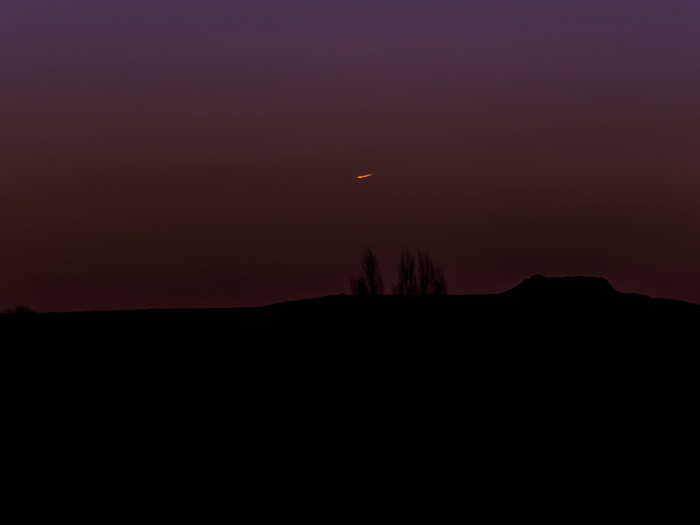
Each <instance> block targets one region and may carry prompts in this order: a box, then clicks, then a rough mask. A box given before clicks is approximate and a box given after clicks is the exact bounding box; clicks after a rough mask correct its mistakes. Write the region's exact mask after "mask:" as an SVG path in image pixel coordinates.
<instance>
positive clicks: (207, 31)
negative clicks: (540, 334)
mask: <svg viewBox="0 0 700 525" xmlns="http://www.w3.org/2000/svg"><path fill="white" fill-rule="evenodd" d="M0 71H2V75H1V76H0V219H1V220H0V309H2V308H8V307H11V306H14V305H17V304H27V305H29V306H31V307H33V308H35V309H39V310H82V309H111V308H138V307H168V306H230V305H253V304H265V303H269V302H274V301H279V300H284V299H292V298H300V297H308V296H315V295H322V294H330V293H340V292H347V291H348V285H347V277H348V275H349V274H350V273H354V272H355V271H356V270H357V269H358V268H359V257H360V255H361V252H362V250H363V249H364V248H365V247H373V248H375V250H376V251H377V253H378V254H379V257H380V262H381V263H383V269H384V273H385V279H386V280H387V281H389V282H391V281H393V279H394V274H395V271H394V266H395V264H396V262H397V260H398V255H399V251H400V250H401V248H402V247H412V248H426V249H429V250H430V251H431V252H432V254H433V255H434V257H435V259H436V260H437V261H438V262H440V263H442V265H443V266H444V268H445V270H446V274H447V278H448V283H449V285H450V291H451V292H454V293H483V292H498V291H502V290H505V289H507V288H509V287H511V286H513V285H515V284H517V283H518V282H519V281H521V280H522V279H524V278H526V277H528V276H529V275H532V274H534V273H543V274H546V275H571V274H583V275H600V276H604V277H607V278H608V279H609V280H610V281H611V283H612V284H613V286H615V287H616V288H617V289H619V290H621V291H634V292H640V293H646V294H650V295H656V296H665V297H671V298H678V299H685V300H691V301H695V302H700V240H699V239H700V2H699V1H697V0H683V1H680V0H666V1H663V2H661V1H658V0H653V1H651V0H587V1H585V2H584V1H571V0H569V1H567V0H528V1H523V0H469V1H467V0H431V1H415V0H414V1H411V0H401V1H399V0H391V1H389V0H371V1H370V0H354V1H352V2H350V1H348V2H345V1H343V2H340V1H329V0H323V1H322V0H296V1H294V2H292V1H289V0H235V1H234V0H196V1H195V0H189V1H185V0H167V1H166V0H120V1H119V2H117V1H106V0H72V1H71V0H60V1H59V0H55V1H49V0H44V1H38V0H3V1H2V2H1V3H0ZM368 171H372V172H374V173H375V176H374V177H372V178H370V179H367V180H366V181H364V182H362V183H358V182H357V181H356V180H355V179H354V177H355V176H357V175H360V174H362V173H365V172H368Z"/></svg>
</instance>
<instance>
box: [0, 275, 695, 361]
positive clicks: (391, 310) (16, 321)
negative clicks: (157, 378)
mask: <svg viewBox="0 0 700 525" xmlns="http://www.w3.org/2000/svg"><path fill="white" fill-rule="evenodd" d="M3 321H4V322H5V324H6V325H7V324H8V322H9V325H8V326H13V325H19V326H26V328H27V329H30V328H31V329H39V328H41V330H43V333H42V334H41V335H46V334H47V333H51V334H53V335H54V336H56V337H60V336H61V335H64V336H65V335H69V334H72V336H73V339H74V341H75V342H76V343H78V342H80V341H81V340H82V339H83V338H85V339H87V340H88V341H94V342H95V344H100V345H105V346H110V345H113V344H114V345H119V344H122V343H126V342H127V341H128V344H129V345H139V344H145V345H148V346H152V345H156V346H170V347H173V346H178V347H179V346H181V345H182V344H192V345H196V346H197V347H200V348H202V347H204V348H206V347H207V345H213V347H219V346H220V344H221V343H220V342H219V340H222V339H225V340H228V341H229V342H230V343H229V344H231V345H234V346H236V347H238V348H239V349H240V348H241V345H242V347H244V348H248V349H250V348H251V346H250V344H247V343H245V342H244V341H247V340H252V341H257V343H256V344H258V345H266V346H268V347H270V348H271V349H274V350H276V351H281V350H283V349H291V348H292V347H294V346H296V345H299V344H301V345H308V348H314V349H316V350H324V351H330V350H332V349H334V348H335V349H337V348H339V347H346V346H347V347H353V348H354V350H353V351H356V352H363V351H367V350H369V349H373V346H374V345H377V344H382V345H384V346H383V348H384V351H389V349H390V348H393V347H395V346H401V345H403V346H414V345H415V343H416V342H418V341H420V342H421V344H422V345H423V349H424V350H425V349H426V348H429V347H430V348H432V349H434V350H436V351H440V350H441V349H444V348H441V347H440V345H448V347H453V346H455V345H463V346H466V347H469V348H473V346H474V345H475V344H482V343H483V344H489V345H504V344H509V345H517V346H523V345H527V344H529V343H530V342H533V341H535V340H536V341H538V344H543V343H552V344H559V345H562V346H565V345H576V344H579V343H581V342H583V341H586V340H590V341H594V340H595V341H596V344H603V343H604V342H606V341H607V342H612V341H613V340H615V339H616V338H622V339H626V340H628V341H633V340H637V339H644V338H645V337H647V335H656V336H663V337H668V338H672V337H674V336H675V335H679V334H680V331H681V330H682V329H684V328H690V327H697V326H698V321H700V305H695V304H691V303H686V302H682V301H674V300H668V299H656V298H651V297H647V296H644V295H639V294H629V293H620V292H618V291H616V290H615V289H614V288H613V287H612V286H611V285H610V283H609V282H608V281H606V280H605V279H602V278H597V277H554V278H553V277H544V276H541V275H535V276H533V277H531V278H529V279H527V280H525V281H523V282H522V283H520V284H519V285H517V286H516V287H514V288H513V289H511V290H508V291H506V292H503V293H499V294H486V295H449V296H436V297H401V296H392V295H386V296H378V297H358V296H349V295H344V294H341V295H335V296H328V297H320V298H314V299H306V300H301V301H291V302H285V303H279V304H273V305H270V306H264V307H255V308H231V309H194V310H188V309H173V310H135V311H110V312H84V313H46V314H34V315H11V316H4V317H3ZM650 331H653V332H655V333H654V334H652V333H650ZM645 334H646V335H645ZM39 335H40V334H39V333H38V332H37V333H35V334H34V336H39ZM669 341H670V339H669ZM247 351H250V350H247Z"/></svg>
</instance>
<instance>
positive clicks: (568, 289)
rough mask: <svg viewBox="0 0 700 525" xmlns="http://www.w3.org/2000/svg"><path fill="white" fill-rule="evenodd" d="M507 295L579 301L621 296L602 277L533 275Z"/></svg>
mask: <svg viewBox="0 0 700 525" xmlns="http://www.w3.org/2000/svg"><path fill="white" fill-rule="evenodd" d="M506 294H508V295H511V296H516V297H522V298H525V297H527V298H541V299H545V298H557V299H561V298H564V297H565V298H566V299H567V300H572V301H575V300H578V299H583V298H585V299H587V300H590V299H595V298H600V299H607V298H609V297H610V296H612V295H616V294H619V292H618V291H616V290H615V289H614V288H613V287H612V285H611V284H610V283H609V282H608V281H607V280H606V279H603V278H602V277H579V276H576V277H545V276H544V275H533V276H532V277H530V278H529V279H526V280H524V281H523V282H522V283H520V284H519V285H517V286H516V287H515V288H513V289H511V290H509V291H508V292H506Z"/></svg>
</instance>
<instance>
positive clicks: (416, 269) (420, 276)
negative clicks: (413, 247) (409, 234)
mask: <svg viewBox="0 0 700 525" xmlns="http://www.w3.org/2000/svg"><path fill="white" fill-rule="evenodd" d="M394 293H395V294H396V295H423V296H425V295H446V294H447V280H446V279H445V274H444V273H443V271H442V268H440V267H439V266H437V265H436V264H435V263H434V262H433V260H432V258H431V257H430V255H429V254H428V252H425V251H423V250H418V251H417V252H416V256H414V255H413V254H412V253H411V252H410V251H408V250H403V251H402V252H401V260H400V261H399V280H398V282H397V283H396V285H395V286H394Z"/></svg>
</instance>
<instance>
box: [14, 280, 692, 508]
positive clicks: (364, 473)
mask: <svg viewBox="0 0 700 525" xmlns="http://www.w3.org/2000/svg"><path fill="white" fill-rule="evenodd" d="M698 326H700V305H695V304H690V303H684V302H681V301H673V300H666V299H654V298H650V297H646V296H643V295H638V294H627V293H620V292H618V291H616V290H614V289H613V287H612V286H611V285H610V284H609V283H608V282H607V281H606V280H605V279H600V278H588V277H565V278H546V277H542V276H534V277H532V278H530V279H527V280H526V281H524V282H523V283H521V284H519V285H518V286H516V287H514V288H513V289H511V290H509V291H506V292H504V293H498V294H488V295H464V296H457V295H446V296H428V297H416V296H409V297H406V296H392V295H386V296H376V297H363V296H350V295H335V296H329V297H321V298H316V299H308V300H302V301H293V302H286V303H280V304H275V305H271V306H265V307H260V308H232V309H211V310H207V309H196V310H185V309H182V310H140V311H122V312H85V313H53V314H51V313H45V314H30V313H26V312H24V313H21V314H15V315H5V316H3V319H2V321H1V322H0V328H2V329H3V330H4V333H8V331H7V328H8V327H10V328H12V327H15V328H18V329H17V330H14V332H15V333H19V335H20V338H18V342H17V343H13V344H12V345H10V344H6V346H5V348H4V350H5V353H4V356H6V357H10V358H14V359H15V360H16V361H19V364H12V365H11V366H7V367H6V370H7V375H11V376H12V379H13V380H14V383H15V386H14V387H13V388H12V389H11V392H12V393H13V395H14V398H13V400H14V399H15V398H17V399H18V401H17V402H16V403H14V404H12V403H11V405H12V406H14V407H17V408H16V410H17V411H18V412H20V413H21V414H22V418H23V421H25V422H24V423H22V424H21V425H17V428H21V429H27V428H28V429H30V432H27V431H26V430H24V433H23V434H21V435H22V436H23V437H25V436H26V437H25V441H26V442H27V443H28V444H29V446H30V447H31V448H32V451H34V452H33V454H34V455H35V454H36V452H35V451H41V450H45V449H46V447H47V445H46V443H47V442H49V443H53V445H52V447H49V449H48V450H54V451H55V450H60V454H59V453H58V452H56V453H55V454H58V455H60V456H61V457H66V458H69V459H70V460H71V461H72V462H73V461H74V459H73V458H75V457H88V458H89V459H90V462H94V459H93V458H100V460H99V461H100V463H98V464H99V465H100V468H103V467H102V465H103V463H102V462H104V461H106V460H105V459H103V458H109V461H112V462H114V463H115V464H116V465H117V467H118V466H119V465H123V464H126V465H130V464H136V465H137V466H138V465H141V464H148V465H151V466H154V468H157V469H158V470H159V471H162V472H164V473H166V474H167V475H168V476H170V475H171V473H174V472H177V475H175V474H172V476H171V477H172V479H173V480H176V481H177V483H180V480H181V479H182V473H183V472H185V473H187V472H189V471H188V470H187V469H188V468H189V469H191V468H192V467H191V466H188V465H190V464H197V465H205V466H206V469H210V470H206V469H205V471H206V472H207V474H206V475H205V476H203V477H201V476H199V475H197V476H195V475H194V474H193V475H192V479H197V482H198V483H199V480H200V477H201V479H216V480H218V479H219V478H218V477H216V476H217V475H218V474H217V475H213V474H211V473H210V471H214V470H216V471H217V472H218V471H219V470H220V469H221V465H222V464H223V465H229V463H227V462H230V461H233V464H232V466H231V469H232V470H231V471H235V472H239V471H240V469H241V468H243V471H244V472H245V477H246V479H250V480H258V481H255V483H256V486H259V485H258V483H262V481H263V478H266V479H267V478H269V477H270V475H271V474H270V473H274V479H275V480H276V482H277V480H278V479H283V478H280V476H283V475H288V476H293V479H294V482H291V481H290V482H289V483H288V486H289V487H295V486H297V484H298V476H300V475H302V474H300V473H308V472H311V473H312V475H314V476H316V475H318V476H319V479H323V480H326V479H330V478H327V474H325V473H327V472H333V473H335V474H334V475H337V476H338V477H340V478H343V479H344V480H345V481H344V483H348V484H355V483H361V486H363V487H364V486H366V485H367V484H369V485H372V484H373V483H378V482H377V481H376V480H375V479H374V478H375V476H374V472H375V470H376V469H378V468H379V467H378V465H381V466H382V468H386V469H388V471H391V472H392V473H393V477H394V478H396V479H397V480H398V481H397V483H398V484H397V485H396V487H399V488H400V490H403V489H404V487H405V488H406V490H408V489H409V488H410V487H409V486H408V485H411V484H414V480H416V479H417V478H420V479H421V480H423V481H422V482H421V483H419V484H418V485H416V486H418V487H421V488H420V491H421V493H425V491H428V490H430V487H426V488H422V487H423V486H424V484H427V485H430V486H432V485H433V484H434V480H440V479H442V480H445V481H447V480H449V482H450V483H452V481H453V476H454V471H455V469H456V468H458V467H459V472H460V475H461V473H462V472H463V471H464V472H466V471H468V472H469V475H470V476H472V477H474V479H476V480H477V481H478V483H477V484H483V483H485V484H486V486H495V485H493V483H495V482H496V481H497V480H499V479H502V478H503V476H504V475H505V474H504V473H506V472H507V473H508V474H507V476H506V477H507V478H508V479H509V480H521V481H522V483H521V482H520V481H518V483H519V486H520V485H522V487H525V488H527V487H530V486H531V485H532V483H533V479H538V477H541V478H548V479H550V481H551V480H556V483H554V485H556V487H559V486H560V485H561V487H563V488H562V489H561V492H562V496H561V497H560V496H559V495H557V498H558V499H561V498H563V497H564V495H563V494H564V493H567V494H569V493H571V484H570V483H568V482H567V483H563V484H562V483H560V482H559V480H561V479H568V478H562V475H563V473H564V474H566V475H567V476H569V477H570V478H575V479H576V480H578V481H577V483H578V484H580V485H581V486H585V487H590V486H595V487H599V486H601V484H603V485H604V484H606V483H608V482H610V483H611V486H610V487H609V490H610V492H609V493H610V494H616V497H617V494H618V493H619V486H618V484H619V478H618V477H617V476H612V477H609V476H608V475H607V474H606V473H607V472H608V470H607V469H609V468H610V465H615V468H619V469H621V470H622V471H625V472H628V473H629V476H630V478H631V479H632V481H633V482H634V483H639V484H641V485H644V484H646V483H647V481H646V480H647V477H648V475H649V474H648V473H649V469H654V468H656V467H655V466H654V461H652V460H650V458H652V457H657V456H658V457H659V458H661V459H662V460H663V464H678V465H686V464H687V463H686V461H687V456H686V455H685V452H683V451H684V450H691V449H690V448H689V446H690V443H691V442H692V443H693V446H695V441H693V436H694V433H692V432H689V431H688V430H687V429H686V426H690V425H692V421H694V419H693V415H694V410H695V407H694V399H695V397H696V396H695V395H694V389H695V385H696V384H697V380H696V377H695V375H696V370H697V366H696V365H695V362H696V354H697V347H698V345H697V332H698V330H697V328H698ZM9 331H10V332H12V331H13V330H9ZM5 341H6V342H7V341H8V339H7V338H6V339H5ZM6 362H7V361H6ZM28 457H32V454H30V455H29V456H28ZM38 457H41V456H38ZM183 457H188V458H196V461H194V459H192V461H191V462H190V463H189V464H188V463H187V462H184V463H183V462H182V458H183ZM661 459H660V461H661ZM222 462H223V463H222ZM117 467H115V468H114V469H113V470H114V471H118V470H119V468H117ZM138 468H140V467H138ZM138 468H137V467H134V469H135V470H133V471H130V472H140V471H139V470H138ZM183 469H184V470H183ZM110 472H112V470H110ZM228 472H229V471H228V470H226V475H227V476H228ZM315 472H323V473H324V474H314V473H315ZM284 473H287V474H284ZM129 476H130V478H129V479H131V476H132V474H129ZM518 476H519V477H518ZM533 476H534V477H533ZM608 478H610V479H608ZM667 478H668V476H666V475H664V476H662V477H661V478H660V479H663V480H664V482H666V479H667ZM149 479H150V478H149ZM290 479H291V478H290ZM378 479H381V483H382V484H381V486H379V485H377V487H376V489H377V491H378V493H382V494H384V493H385V491H386V487H385V486H384V485H385V481H384V480H385V478H383V477H380V478H378ZM392 479H393V478H392ZM679 479H681V478H679ZM426 480H427V481H426ZM635 480H637V481H635ZM129 482H130V483H131V481H129ZM331 486H332V487H333V491H334V492H337V486H336V485H334V484H331ZM353 486H355V485H353ZM372 486H373V485H372ZM437 486H438V487H441V486H442V485H440V484H438V485H437ZM534 486H535V487H539V486H540V485H538V484H537V483H535V484H534ZM629 486H631V487H636V485H629ZM518 490H520V489H518ZM533 490H539V489H533ZM496 492H498V491H496ZM550 493H551V494H558V493H556V492H551V491H550V492H548V494H550ZM540 496H541V494H540ZM460 497H461V495H460ZM562 501H565V499H563V500H562ZM501 503H502V502H500V500H499V501H495V502H494V505H495V506H497V505H499V504H501ZM265 504H267V503H265ZM518 509H520V507H518ZM518 511H519V510H518Z"/></svg>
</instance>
